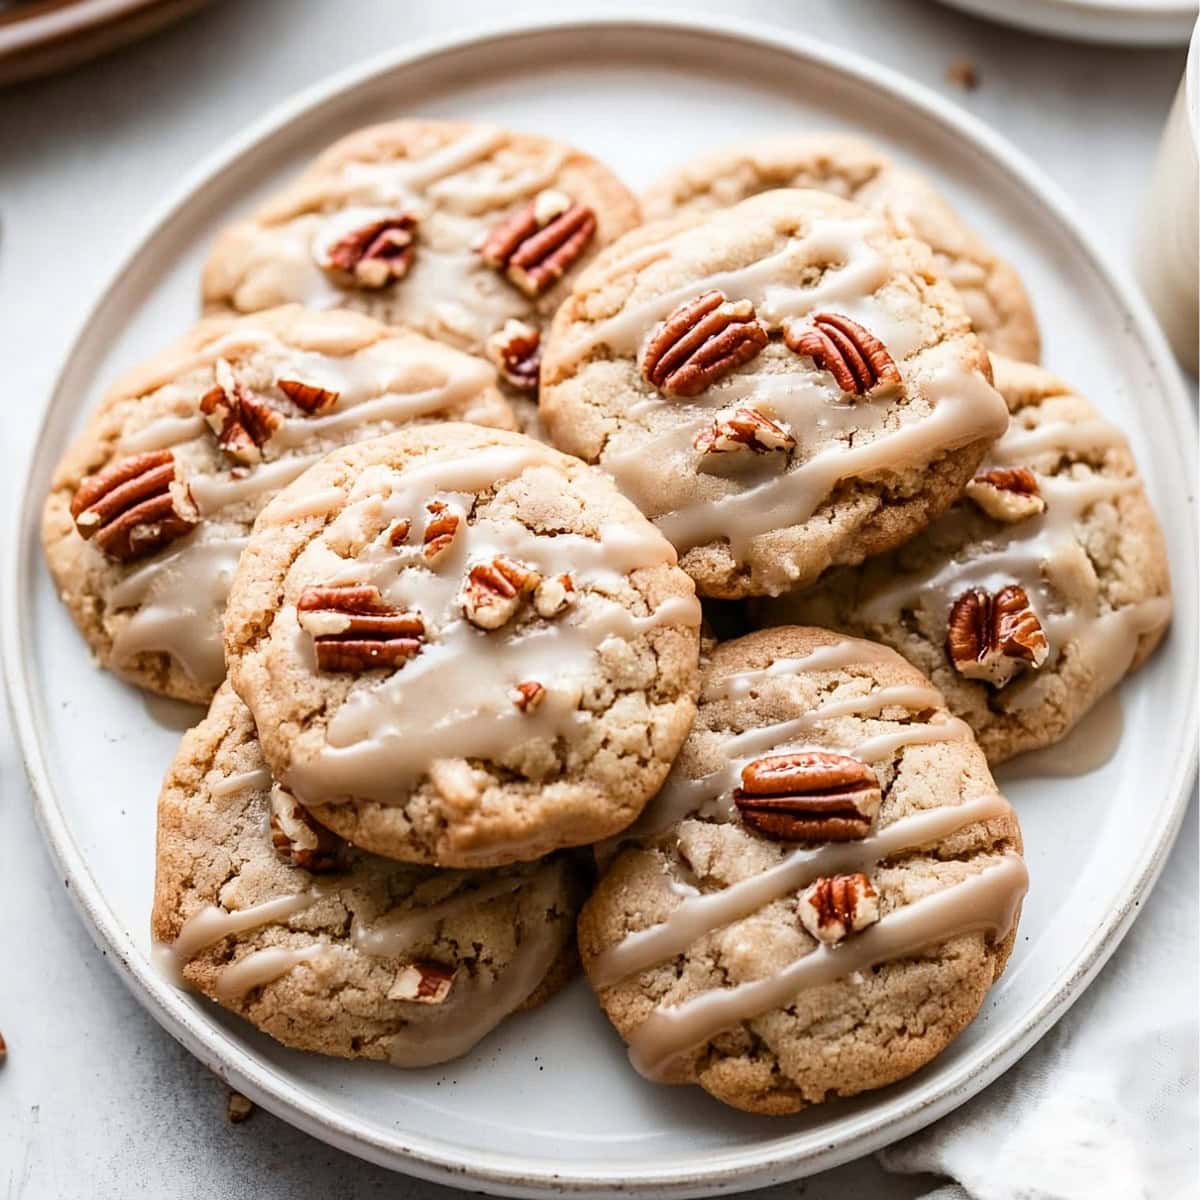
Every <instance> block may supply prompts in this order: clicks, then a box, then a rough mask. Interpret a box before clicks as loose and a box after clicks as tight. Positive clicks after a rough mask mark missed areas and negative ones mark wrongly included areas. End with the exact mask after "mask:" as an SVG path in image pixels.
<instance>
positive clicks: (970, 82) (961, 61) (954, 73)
mask: <svg viewBox="0 0 1200 1200" xmlns="http://www.w3.org/2000/svg"><path fill="white" fill-rule="evenodd" d="M946 79H947V80H948V81H949V82H950V83H952V84H954V86H955V87H960V88H962V90H963V91H964V92H973V91H974V90H975V89H976V88H977V87H978V86H979V72H978V71H977V70H976V69H975V64H974V63H973V62H971V61H970V59H966V58H958V59H955V60H954V62H952V63H951V64H950V65H949V66H948V67H947V68H946Z"/></svg>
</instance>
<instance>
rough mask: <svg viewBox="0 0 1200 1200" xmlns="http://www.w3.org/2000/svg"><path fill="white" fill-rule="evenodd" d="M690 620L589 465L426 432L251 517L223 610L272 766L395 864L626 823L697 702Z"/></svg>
mask: <svg viewBox="0 0 1200 1200" xmlns="http://www.w3.org/2000/svg"><path fill="white" fill-rule="evenodd" d="M699 624H700V610H699V604H698V602H697V601H696V598H695V595H694V590H693V587H692V583H691V581H690V580H689V579H688V577H687V576H686V575H685V574H684V573H683V572H682V571H680V570H679V568H678V567H677V566H676V565H675V552H674V551H673V550H672V548H671V546H670V544H669V543H668V542H667V541H666V540H665V539H664V538H663V537H662V536H661V535H660V534H659V533H658V532H657V531H656V530H655V529H654V527H653V526H652V525H651V524H650V523H649V522H648V521H646V520H645V518H644V517H642V516H641V514H640V513H638V511H637V510H636V509H635V508H634V506H633V505H632V504H630V503H629V501H627V500H626V499H625V498H624V497H622V496H621V495H620V494H619V493H618V492H617V491H616V489H615V488H614V487H613V485H612V482H611V480H609V479H608V477H607V476H606V475H604V474H603V473H602V472H600V471H597V470H595V469H594V468H591V467H588V466H586V465H585V464H583V463H581V462H579V461H578V460H576V459H571V458H568V457H567V456H566V455H562V454H559V453H558V452H557V451H554V450H551V449H550V448H549V447H546V446H543V445H541V444H540V443H538V442H535V441H533V440H532V439H530V438H526V437H523V436H521V435H519V434H507V433H502V432H500V431H495V430H482V429H478V428H475V427H472V426H469V425H458V424H446V425H441V426H426V427H418V428H414V429H412V430H408V431H403V432H401V433H399V434H395V435H392V436H389V437H385V438H377V439H373V440H371V441H368V442H362V443H359V444H358V445H355V446H350V447H346V448H344V449H342V450H339V451H336V452H334V453H333V454H331V455H329V456H328V457H327V458H325V459H324V460H322V461H321V462H320V463H318V464H317V465H316V466H314V467H312V468H311V469H310V470H309V471H308V472H307V473H306V474H305V475H304V476H303V477H302V478H301V479H299V480H297V481H296V482H295V483H294V484H292V485H291V486H290V487H289V488H288V489H286V490H285V491H284V492H283V493H282V494H281V495H279V496H278V497H277V498H276V499H275V500H274V501H273V502H272V503H271V504H270V505H268V506H267V508H266V509H265V510H264V511H263V513H262V515H261V516H260V518H259V520H258V523H257V525H256V527H255V532H254V534H253V536H252V537H251V539H250V543H249V545H248V546H247V548H246V550H245V552H244V554H243V556H242V560H241V564H240V566H239V568H238V572H237V576H236V577H235V579H234V583H233V587H232V591H231V596H230V603H229V608H228V611H227V615H226V622H225V647H226V655H227V658H228V661H229V666H230V678H231V679H232V681H233V686H234V687H235V688H236V690H237V692H238V694H239V695H240V696H241V697H242V699H243V700H244V701H245V702H246V703H247V704H248V705H249V707H250V709H251V711H252V712H253V713H254V716H255V719H256V721H257V722H258V728H259V732H260V736H261V738H262V744H263V751H264V754H265V755H266V758H267V760H268V762H269V763H270V764H271V767H272V769H273V770H274V771H275V773H276V775H277V776H278V777H279V778H280V780H281V781H282V782H283V783H285V784H286V786H287V787H288V788H289V790H291V791H292V792H293V793H295V795H296V796H297V797H298V798H299V799H300V800H301V801H302V802H303V803H304V804H305V805H306V806H307V807H308V808H309V809H311V811H312V812H313V813H314V815H315V816H316V817H317V818H318V820H320V821H321V822H322V823H323V824H325V825H327V826H328V827H329V828H331V829H333V830H335V831H336V832H337V833H339V834H341V835H342V836H344V837H346V838H348V839H349V840H351V841H353V842H354V843H355V844H356V845H360V846H363V847H365V848H367V849H370V850H374V851H376V852H377V853H380V854H386V855H388V856H390V857H394V858H400V859H406V860H410V861H416V862H431V863H437V864H439V865H442V866H459V867H467V866H485V865H486V866H494V865H499V864H502V863H506V862H514V861H525V860H528V859H532V858H536V857H538V856H540V855H542V854H545V853H548V852H550V851H552V850H555V849H558V848H560V847H563V846H574V845H583V844H586V843H589V842H592V841H595V840H596V839H597V838H601V837H605V836H608V835H610V834H613V833H615V832H617V831H618V830H620V829H622V828H624V827H625V826H626V825H628V824H629V822H630V821H632V820H633V819H634V818H635V817H636V816H637V814H638V813H639V812H640V810H641V808H642V806H643V805H644V804H645V802H646V800H647V799H648V798H649V797H650V796H651V795H652V794H653V793H654V792H655V791H656V790H657V788H658V786H659V784H660V783H661V782H662V780H663V778H664V777H665V775H666V772H667V769H668V768H669V766H670V763H671V762H672V760H673V759H674V756H675V754H676V753H677V751H678V749H679V746H680V745H681V744H682V741H683V739H684V737H685V736H686V734H687V729H688V726H689V724H690V722H691V719H692V715H693V712H694V698H695V690H696V687H697V676H698V666H697V663H698V656H699Z"/></svg>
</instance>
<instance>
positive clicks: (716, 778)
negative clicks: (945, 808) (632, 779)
mask: <svg viewBox="0 0 1200 1200" xmlns="http://www.w3.org/2000/svg"><path fill="white" fill-rule="evenodd" d="M844 644H845V643H838V645H839V646H840V645H844ZM849 644H850V645H851V646H864V647H866V646H869V645H870V643H867V642H861V643H853V642H852V643H849ZM863 653H864V654H869V653H870V651H867V650H864V651H863ZM797 661H798V663H801V664H803V663H804V662H806V661H807V660H806V659H800V660H797ZM834 661H836V660H834ZM855 661H868V662H869V661H872V660H871V659H870V658H866V659H865V660H864V659H861V658H859V659H854V658H849V659H848V661H847V664H846V665H848V664H849V662H855ZM809 669H812V670H817V669H820V668H818V667H813V668H809ZM942 705H943V700H942V694H941V693H940V692H939V691H937V690H936V689H933V688H926V687H913V686H900V687H890V688H879V689H877V690H875V691H871V692H868V693H866V694H865V695H858V696H848V697H845V698H843V699H840V700H832V701H829V702H827V703H825V704H823V705H821V706H820V707H819V708H815V709H813V710H812V711H811V712H807V713H804V714H803V715H802V716H799V717H795V718H793V719H792V720H789V721H780V722H777V723H775V724H773V725H764V726H761V727H759V728H757V729H748V730H746V731H745V732H743V733H739V734H735V735H733V736H731V737H729V738H727V739H726V740H725V741H724V742H723V743H722V744H721V747H720V750H721V754H722V756H723V757H724V758H726V759H727V762H726V765H725V766H724V767H722V768H721V769H720V770H718V771H714V772H713V773H712V774H710V775H705V776H703V777H701V778H700V779H688V778H687V777H686V776H685V775H684V774H683V772H682V770H681V769H679V768H678V767H676V768H675V769H674V770H672V772H671V774H670V775H669V776H668V777H667V782H666V783H665V784H664V785H663V788H662V791H660V792H659V793H658V795H657V796H655V798H654V799H653V800H652V801H651V802H650V804H649V806H648V807H647V808H646V809H645V811H644V812H643V813H642V815H641V817H639V818H638V820H637V821H636V822H635V823H634V824H633V825H632V826H631V827H630V828H629V829H628V830H627V831H626V832H625V833H624V834H622V835H620V840H622V841H626V840H636V839H638V838H647V837H653V836H655V835H656V834H659V833H662V832H663V831H665V830H667V829H669V828H670V827H671V826H672V825H674V824H676V823H677V822H679V821H681V820H682V819H683V818H684V817H686V816H688V815H689V814H691V813H696V812H699V813H702V814H703V815H704V816H706V817H711V818H718V819H728V817H729V816H730V814H731V813H732V811H733V789H734V788H735V787H737V785H738V783H739V781H740V779H741V773H742V768H743V767H744V766H746V764H747V763H749V762H751V761H752V760H753V759H755V758H758V757H759V756H760V755H762V754H764V753H765V752H766V751H768V750H772V751H783V750H803V749H810V748H812V747H809V746H807V745H797V744H795V742H796V739H797V738H798V737H801V736H802V735H803V734H805V733H810V732H811V731H812V730H814V729H816V728H817V727H818V726H820V725H821V724H823V723H824V722H826V721H830V720H833V719H835V718H837V717H848V716H866V715H874V714H878V713H880V712H882V710H883V709H885V708H890V707H898V708H900V707H902V708H907V709H910V710H913V711H916V712H920V711H924V710H926V709H930V708H933V709H940V708H941V707H942ZM885 736H886V738H887V739H888V740H887V741H883V740H882V739H880V738H872V739H869V740H868V741H867V742H865V743H864V744H863V747H862V748H863V749H864V750H865V751H866V752H867V753H868V754H869V755H871V756H872V758H871V761H878V760H879V758H882V757H885V751H886V752H894V751H895V750H897V749H899V748H901V747H903V746H907V745H917V744H928V743H930V742H938V741H956V740H959V739H961V738H962V737H964V736H965V735H964V731H963V726H962V722H958V721H954V720H949V719H947V720H942V721H937V722H927V723H917V722H914V723H911V724H908V725H906V726H905V727H904V728H902V729H898V730H896V731H894V732H892V733H889V734H887V735H885ZM824 748H825V749H828V747H824ZM858 750H859V747H855V748H853V749H848V750H847V751H846V753H848V754H853V755H854V756H855V757H856V758H857V757H859V754H858ZM864 761H867V760H865V759H864Z"/></svg>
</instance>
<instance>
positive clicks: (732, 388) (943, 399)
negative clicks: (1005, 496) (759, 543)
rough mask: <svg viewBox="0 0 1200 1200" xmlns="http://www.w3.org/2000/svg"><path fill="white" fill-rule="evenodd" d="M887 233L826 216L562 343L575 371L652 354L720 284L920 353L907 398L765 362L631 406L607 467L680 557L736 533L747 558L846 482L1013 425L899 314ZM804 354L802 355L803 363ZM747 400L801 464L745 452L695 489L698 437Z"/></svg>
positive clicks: (772, 321)
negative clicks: (602, 357)
mask: <svg viewBox="0 0 1200 1200" xmlns="http://www.w3.org/2000/svg"><path fill="white" fill-rule="evenodd" d="M700 236H702V230H701V231H700V232H697V231H693V230H687V231H684V232H683V233H682V234H681V235H679V236H678V238H677V239H676V241H677V242H678V243H679V247H682V249H681V251H680V252H681V253H683V254H684V255H686V253H687V252H689V248H690V247H691V240H690V239H692V238H696V237H700ZM878 236H886V227H885V226H884V224H883V223H882V222H880V221H879V220H878V219H877V218H874V217H865V218H854V219H846V218H826V219H823V220H818V221H816V222H814V224H813V226H812V228H811V230H810V231H809V232H808V233H807V234H806V235H805V236H803V237H798V238H794V239H793V240H791V241H790V242H789V243H788V244H787V245H786V246H785V247H784V248H783V249H782V250H777V251H775V252H773V253H771V254H768V255H766V256H765V257H763V258H761V259H759V260H758V261H756V262H753V263H750V264H749V265H747V266H744V267H740V268H736V269H731V270H726V271H718V272H714V273H712V274H710V275H707V276H705V277H704V278H702V279H699V280H697V281H695V282H692V283H688V284H685V285H682V286H678V287H672V288H669V289H667V290H665V291H663V292H662V293H661V294H659V295H656V296H652V297H649V298H643V296H642V295H641V294H640V293H639V290H638V283H637V282H636V281H635V282H634V285H633V295H632V298H631V299H630V300H629V301H628V302H627V303H626V304H625V306H624V308H623V309H622V310H621V311H620V312H619V313H617V314H616V315H614V316H611V317H607V318H604V319H601V320H598V321H596V322H595V323H593V324H592V325H591V326H590V327H588V328H587V329H585V330H583V331H582V332H579V333H577V334H575V335H574V336H573V337H572V338H571V340H570V341H568V342H567V344H566V345H565V346H559V347H557V348H556V351H555V355H556V368H557V369H563V368H565V369H567V370H570V369H571V368H573V367H575V366H577V365H578V363H579V362H580V361H581V360H582V359H583V358H584V357H585V356H586V355H588V354H589V353H592V352H593V351H596V350H598V349H601V348H604V349H606V350H607V351H608V353H609V354H612V355H624V356H629V357H633V358H635V360H638V361H640V358H641V356H642V355H643V353H644V351H645V348H646V345H647V343H648V340H649V338H650V336H651V335H652V333H653V331H654V330H655V328H656V327H657V325H658V323H659V322H661V321H662V320H663V319H664V318H666V317H667V316H668V314H670V313H671V312H673V311H674V310H675V309H676V308H677V307H678V306H679V305H680V304H681V303H684V302H686V301H688V300H690V299H692V298H693V297H695V296H697V295H699V294H701V293H703V292H706V291H708V290H710V289H719V290H721V291H722V292H724V293H725V294H726V295H727V296H728V297H729V298H730V299H731V300H743V299H748V300H750V301H751V302H752V303H753V304H754V307H755V311H756V314H757V316H758V318H759V319H760V320H761V321H763V322H765V323H766V324H767V325H768V327H769V328H774V329H778V328H780V327H781V326H782V324H783V323H784V322H786V321H789V320H792V319H795V318H798V317H803V316H805V315H806V314H808V313H810V312H813V311H816V310H818V309H820V308H822V307H825V306H832V307H834V308H836V310H837V311H838V312H839V313H842V314H844V315H845V316H848V317H850V318H851V319H852V320H855V321H858V322H860V323H861V324H863V325H864V326H865V327H867V328H868V329H870V330H871V331H872V332H873V333H874V334H875V335H876V336H877V337H879V338H880V339H881V340H882V341H883V342H884V343H885V344H886V346H887V348H888V350H889V351H890V353H891V354H892V356H893V357H894V358H896V359H897V360H898V361H899V360H902V359H909V362H908V363H907V365H906V367H905V374H906V375H907V376H908V377H909V380H910V387H909V389H908V394H909V397H910V399H909V402H907V403H905V404H903V405H899V406H897V405H894V404H890V403H880V402H874V403H872V402H863V403H855V404H851V403H847V402H846V400H845V397H843V396H842V393H841V392H840V390H839V389H838V388H837V387H836V385H835V384H834V383H833V382H832V380H831V378H830V377H829V376H828V375H827V374H826V373H825V372H823V371H819V370H817V369H816V368H815V367H813V366H812V365H811V364H810V365H809V366H807V367H805V368H804V369H797V370H796V371H792V372H789V373H786V374H772V373H770V372H768V371H761V370H759V369H758V367H757V366H756V363H755V362H754V361H752V362H751V363H749V364H747V365H746V366H745V367H744V368H741V369H740V370H739V371H738V373H736V374H734V375H732V376H731V377H727V378H724V379H721V380H719V381H718V382H717V383H715V384H714V385H713V386H712V387H710V388H709V389H708V390H707V391H705V392H703V393H702V394H701V395H700V396H698V397H694V398H691V399H690V400H689V401H688V402H687V403H684V402H682V401H681V400H680V399H679V398H677V397H671V398H667V397H662V396H657V395H651V396H649V397H646V396H643V397H641V398H639V399H636V400H634V401H633V402H632V403H631V404H630V405H629V406H628V407H627V408H626V410H625V412H624V417H625V419H626V420H625V424H624V425H623V427H622V428H620V429H618V430H617V431H615V432H614V433H613V434H612V435H611V436H610V437H609V438H608V440H607V442H606V444H605V447H604V451H603V453H602V454H601V457H600V462H601V464H602V465H603V466H604V467H605V468H606V469H607V470H609V471H610V472H611V473H612V474H613V476H614V477H615V478H616V479H617V481H618V483H619V484H620V486H621V489H622V490H623V491H624V492H625V493H626V494H627V495H628V496H630V498H631V499H633V500H634V501H635V502H636V503H637V504H638V505H639V506H640V507H641V508H642V510H643V511H644V512H645V513H646V514H647V515H648V516H650V517H651V518H653V519H654V521H655V523H656V524H657V525H658V526H659V528H660V529H661V530H662V531H663V533H665V534H666V536H667V537H668V538H669V539H670V540H671V541H672V543H674V545H675V546H676V547H677V548H678V549H679V550H680V551H685V550H689V549H691V548H693V547H696V546H700V545H705V544H708V543H712V542H721V541H727V542H728V544H729V547H730V551H731V553H732V555H733V556H734V557H735V558H736V559H737V560H738V561H744V560H745V558H746V556H747V554H748V552H749V549H750V546H751V543H752V542H753V541H754V539H755V538H756V537H758V536H760V535H762V534H766V533H769V532H770V531H772V530H775V529H779V528H782V527H787V526H792V525H801V524H804V523H805V522H807V521H808V520H809V519H810V518H812V517H813V515H814V514H815V513H816V512H817V511H818V510H819V509H820V508H821V506H822V505H823V504H824V503H825V502H826V501H827V499H828V497H829V496H830V494H831V493H832V492H833V490H834V489H835V488H836V486H837V485H838V484H839V483H842V482H843V481H845V480H847V479H868V478H870V477H872V476H875V477H878V476H884V477H886V476H888V475H889V474H890V473H893V472H896V471H898V470H904V469H906V468H910V467H913V466H921V465H924V464H926V463H929V462H933V461H934V460H936V459H937V458H939V457H941V456H942V455H944V454H946V453H948V452H951V451H954V450H958V449H961V448H962V447H964V446H967V445H969V444H971V443H974V442H978V441H985V440H986V441H990V440H993V439H995V438H996V437H997V436H999V435H1000V434H1001V433H1003V432H1004V430H1005V428H1006V426H1007V423H1008V412H1007V408H1006V406H1005V404H1004V402H1003V400H1002V398H1001V397H1000V395H999V394H998V393H997V392H996V391H995V389H994V388H992V387H991V385H990V384H989V383H988V382H987V380H986V379H985V378H984V377H983V376H982V375H981V374H980V373H979V372H978V371H975V370H968V369H966V368H965V367H964V366H962V365H961V364H960V363H959V362H957V361H956V360H954V359H953V358H951V356H950V355H948V354H947V353H946V352H945V351H944V350H943V349H942V348H941V347H933V348H929V349H926V350H922V348H921V345H920V326H919V323H918V322H916V321H910V320H900V319H897V318H896V317H895V316H893V315H892V314H891V312H890V311H889V307H888V305H886V304H885V303H884V302H883V301H882V300H881V299H880V298H879V296H878V295H877V293H879V291H880V289H882V288H884V287H885V285H886V284H887V283H888V282H889V280H890V278H891V277H892V271H893V268H892V267H891V265H890V263H889V261H888V260H887V258H886V257H885V256H884V255H883V254H882V253H881V252H880V251H879V250H877V249H876V248H875V247H874V246H873V245H872V244H871V239H872V238H873V237H878ZM663 252H664V251H663V250H662V248H661V247H645V248H643V249H642V250H641V251H640V252H639V253H638V254H633V255H630V256H629V257H628V258H627V259H626V260H623V261H621V262H619V263H616V264H610V268H609V274H610V275H612V276H614V277H615V276H617V275H618V274H620V273H621V272H622V271H625V272H626V273H632V272H635V271H641V270H645V269H646V268H647V267H649V266H652V265H653V264H654V263H655V262H656V261H658V259H659V258H660V257H661V256H662V254H663ZM814 264H819V265H826V266H827V267H828V269H826V270H825V271H824V274H823V275H822V277H821V278H820V280H819V281H818V282H817V283H816V284H815V285H812V284H807V285H806V284H803V283H799V282H797V281H798V280H802V279H804V278H805V277H806V273H808V272H809V271H810V269H811V267H812V266H813V265H814ZM918 352H920V353H918ZM914 355H915V356H916V357H912V356H914ZM801 362H802V360H801V359H797V363H798V366H799V364H800V363H801ZM735 403H744V404H748V405H750V406H752V407H756V408H760V409H761V410H762V411H763V412H764V413H766V414H767V415H768V416H769V417H770V419H772V420H774V421H776V422H778V423H780V424H781V425H783V426H784V427H785V428H786V429H787V430H789V431H790V433H791V434H792V436H793V437H795V439H796V442H797V449H796V451H795V453H794V455H793V457H792V459H791V461H785V460H784V458H783V457H782V456H781V455H761V456H753V458H752V459H748V458H744V457H742V458H739V461H738V463H737V464H736V470H735V472H734V474H735V476H736V477H730V476H729V475H727V474H723V475H722V477H721V478H720V479H713V478H709V479H708V480H707V481H706V482H705V483H704V484H703V486H702V487H701V488H700V494H699V496H695V495H694V494H693V488H694V480H695V476H696V472H697V470H698V469H700V468H698V464H697V454H696V450H695V448H694V444H693V443H694V442H695V440H696V438H697V436H698V435H699V434H700V433H701V432H702V431H703V430H705V429H706V428H707V427H708V426H709V425H711V423H712V421H713V420H714V418H715V416H716V415H717V413H718V412H720V411H722V410H724V409H725V408H727V407H728V406H730V405H732V404H735ZM724 466H725V464H723V467H724ZM703 469H705V470H707V469H708V468H703ZM672 480H681V481H684V483H682V484H679V485H675V484H673V483H672V482H671V481H672ZM792 570H794V567H793V566H792V564H790V563H787V562H783V563H781V564H780V565H779V566H778V567H776V568H774V569H772V570H770V571H767V572H766V574H765V578H764V586H765V588H766V590H768V591H769V592H771V593H772V594H775V593H778V592H780V591H783V590H786V589H787V588H788V587H789V586H794V583H795V580H794V579H793V578H792V576H791V574H789V572H790V571H792Z"/></svg>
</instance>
